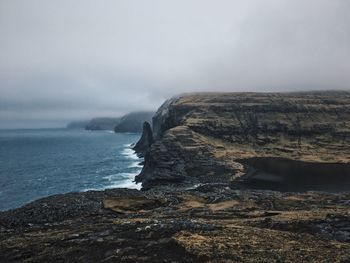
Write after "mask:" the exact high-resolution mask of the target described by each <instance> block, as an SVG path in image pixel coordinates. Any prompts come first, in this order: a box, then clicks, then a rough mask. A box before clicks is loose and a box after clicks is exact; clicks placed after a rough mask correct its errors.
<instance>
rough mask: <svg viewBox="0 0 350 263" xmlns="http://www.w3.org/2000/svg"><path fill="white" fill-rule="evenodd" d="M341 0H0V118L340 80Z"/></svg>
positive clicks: (49, 116)
mask: <svg viewBox="0 0 350 263" xmlns="http://www.w3.org/2000/svg"><path fill="white" fill-rule="evenodd" d="M349 12H350V1H348V0H264V1H262V0H147V1H146V0H74V1H72V0H50V1H47V0H0V128H34V127H61V126H64V125H65V124H66V123H67V122H68V121H73V120H81V119H89V118H91V117H99V116H120V115H122V114H125V113H127V112H130V111H139V110H156V109H157V108H158V107H159V106H160V104H161V103H162V102H163V101H164V100H165V99H167V98H169V97H172V96H174V95H177V94H179V93H183V92H194V91H262V92H266V91H300V90H324V89H342V90H350V15H349Z"/></svg>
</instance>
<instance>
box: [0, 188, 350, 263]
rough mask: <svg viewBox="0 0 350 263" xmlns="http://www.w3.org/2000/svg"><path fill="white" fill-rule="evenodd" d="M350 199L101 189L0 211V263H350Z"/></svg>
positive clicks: (246, 192) (250, 192)
mask: <svg viewBox="0 0 350 263" xmlns="http://www.w3.org/2000/svg"><path fill="white" fill-rule="evenodd" d="M349 200H350V194H320V193H314V192H308V193H303V194H296V193H279V192H269V191H253V190H237V189H232V188H230V187H229V186H228V185H222V184H218V185H214V184H209V185H203V186H201V187H198V188H196V189H192V190H181V191H180V190H178V191H164V190H163V191H157V190H151V191H137V190H126V189H120V190H106V191H104V192H86V193H73V194H66V195H58V196H53V197H49V198H45V199H42V200H39V201H37V202H34V203H31V204H29V205H27V206H24V207H22V208H20V209H16V210H13V211H9V212H4V213H1V214H0V222H1V228H0V233H1V234H0V251H1V253H0V262H349V260H350V225H349V222H350V201H349Z"/></svg>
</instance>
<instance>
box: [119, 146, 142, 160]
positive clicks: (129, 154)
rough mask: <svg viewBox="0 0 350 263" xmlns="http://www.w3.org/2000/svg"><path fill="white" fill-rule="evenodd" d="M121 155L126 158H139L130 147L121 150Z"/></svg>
mask: <svg viewBox="0 0 350 263" xmlns="http://www.w3.org/2000/svg"><path fill="white" fill-rule="evenodd" d="M121 155H123V156H125V157H126V158H128V159H132V160H140V158H139V157H138V156H137V154H136V153H135V151H134V150H133V149H131V148H126V149H123V150H122V151H121Z"/></svg>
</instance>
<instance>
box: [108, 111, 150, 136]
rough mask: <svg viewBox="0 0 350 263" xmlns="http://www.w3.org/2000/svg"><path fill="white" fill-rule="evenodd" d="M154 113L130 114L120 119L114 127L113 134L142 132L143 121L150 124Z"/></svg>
mask: <svg viewBox="0 0 350 263" xmlns="http://www.w3.org/2000/svg"><path fill="white" fill-rule="evenodd" d="M153 115H154V112H151V111H144V112H131V113H129V114H127V115H125V116H123V117H122V118H121V119H120V122H119V123H118V124H117V125H116V126H115V128H114V131H115V132H142V127H143V123H144V122H145V121H147V122H149V123H152V117H153Z"/></svg>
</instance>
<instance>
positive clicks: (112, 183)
mask: <svg viewBox="0 0 350 263" xmlns="http://www.w3.org/2000/svg"><path fill="white" fill-rule="evenodd" d="M131 146H132V144H124V147H125V148H124V149H123V150H122V151H121V155H122V156H124V157H125V158H126V159H130V160H135V161H133V162H132V163H131V164H130V165H129V166H128V167H127V168H138V169H137V170H136V171H134V172H129V173H127V172H124V173H116V174H110V175H107V176H104V177H102V178H103V179H104V180H106V181H108V185H105V186H101V187H96V188H86V189H84V190H83V192H86V191H101V190H104V189H111V188H130V189H137V190H140V189H141V187H142V185H141V183H135V176H136V175H138V174H139V173H140V172H141V170H142V165H140V163H141V162H142V161H143V159H142V158H139V157H138V156H137V155H136V153H135V151H134V150H133V149H131V148H130V147H131ZM136 160H137V161H136Z"/></svg>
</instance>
